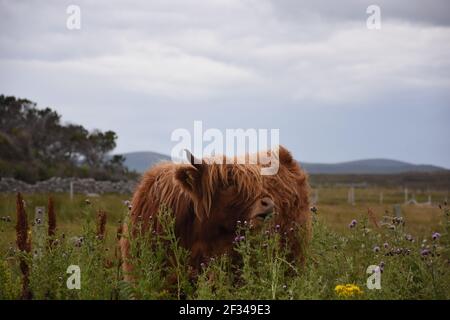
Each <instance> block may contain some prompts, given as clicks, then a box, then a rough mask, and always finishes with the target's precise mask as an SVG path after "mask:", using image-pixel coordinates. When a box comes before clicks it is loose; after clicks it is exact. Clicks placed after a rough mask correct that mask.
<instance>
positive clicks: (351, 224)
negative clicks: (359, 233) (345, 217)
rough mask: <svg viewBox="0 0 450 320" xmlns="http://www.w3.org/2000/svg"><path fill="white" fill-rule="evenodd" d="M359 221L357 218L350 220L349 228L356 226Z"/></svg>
mask: <svg viewBox="0 0 450 320" xmlns="http://www.w3.org/2000/svg"><path fill="white" fill-rule="evenodd" d="M357 223H358V221H356V220H355V219H353V220H352V222H350V224H349V225H348V227H349V228H354V227H356V224H357Z"/></svg>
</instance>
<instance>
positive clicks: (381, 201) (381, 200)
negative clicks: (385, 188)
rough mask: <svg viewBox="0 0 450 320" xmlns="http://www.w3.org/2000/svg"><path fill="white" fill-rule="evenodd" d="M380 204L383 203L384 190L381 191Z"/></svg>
mask: <svg viewBox="0 0 450 320" xmlns="http://www.w3.org/2000/svg"><path fill="white" fill-rule="evenodd" d="M380 204H383V192H380Z"/></svg>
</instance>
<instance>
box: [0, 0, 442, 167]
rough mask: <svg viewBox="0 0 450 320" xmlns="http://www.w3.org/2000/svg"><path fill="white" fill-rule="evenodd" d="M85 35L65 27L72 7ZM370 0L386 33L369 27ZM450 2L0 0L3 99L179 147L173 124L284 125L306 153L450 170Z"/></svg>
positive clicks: (142, 142) (149, 144) (317, 158)
mask: <svg viewBox="0 0 450 320" xmlns="http://www.w3.org/2000/svg"><path fill="white" fill-rule="evenodd" d="M70 4H75V5H78V6H79V7H80V9H81V29H80V30H69V29H67V27H66V20H67V18H68V16H69V15H68V14H67V13H66V9H67V6H68V5H70ZM370 4H377V5H378V6H379V7H380V8H381V29H380V30H369V29H368V28H367V27H366V20H367V18H368V16H369V15H368V14H367V13H366V9H367V7H368V6H369V5H370ZM449 12H450V1H448V0H442V1H438V0H430V1H421V0H400V1H392V0H389V1H388V0H386V1H375V0H371V1H361V0H360V1H357V0H351V1H339V2H337V1H330V2H329V3H328V2H326V1H320V0H315V1H299V0H208V1H204V0H194V1H189V0H176V1H170V0H157V1H154V0H147V1H137V0H132V1H111V0H101V1H76V0H72V1H61V0H55V1H15V0H11V1H5V0H0V29H1V32H0V93H3V94H7V95H14V96H17V97H22V98H28V99H30V100H33V101H35V102H37V104H38V106H41V107H46V106H50V107H52V108H54V109H56V110H58V112H60V113H61V114H62V116H63V120H64V121H67V122H74V123H79V124H82V125H85V126H86V127H88V128H90V129H93V128H99V129H102V130H106V129H112V130H114V131H116V132H117V133H118V135H119V140H118V147H117V149H116V151H117V152H129V151H139V150H153V151H158V152H163V153H167V154H169V153H170V150H171V148H172V147H173V146H174V145H175V143H173V142H171V141H170V135H171V132H172V131H173V130H175V129H177V128H186V129H189V130H191V131H192V130H193V121H194V120H202V121H203V125H204V127H206V128H219V129H225V128H267V129H270V128H278V129H280V140H281V143H282V144H284V145H285V146H287V147H288V148H289V149H291V150H292V151H293V153H294V155H295V157H296V158H298V159H299V160H301V161H310V162H338V161H345V160H354V159H362V158H374V157H376V158H381V157H383V158H392V159H398V160H405V161H409V162H413V163H431V164H436V165H442V166H445V167H447V168H450V148H449V147H450V140H449V137H450V126H449V120H450V15H449Z"/></svg>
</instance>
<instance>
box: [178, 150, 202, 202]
mask: <svg viewBox="0 0 450 320" xmlns="http://www.w3.org/2000/svg"><path fill="white" fill-rule="evenodd" d="M185 151H186V156H187V159H188V161H189V163H190V164H188V165H182V166H180V167H179V168H177V169H176V171H175V179H176V180H177V181H178V182H179V183H180V184H181V186H182V187H183V189H184V190H186V191H188V192H189V193H191V194H194V195H197V194H198V193H199V192H200V190H201V180H202V174H203V170H204V166H205V163H204V162H203V160H199V159H197V158H195V157H194V155H193V154H192V153H190V152H189V151H188V150H185Z"/></svg>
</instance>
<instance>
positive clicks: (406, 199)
mask: <svg viewBox="0 0 450 320" xmlns="http://www.w3.org/2000/svg"><path fill="white" fill-rule="evenodd" d="M405 203H408V188H405Z"/></svg>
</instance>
